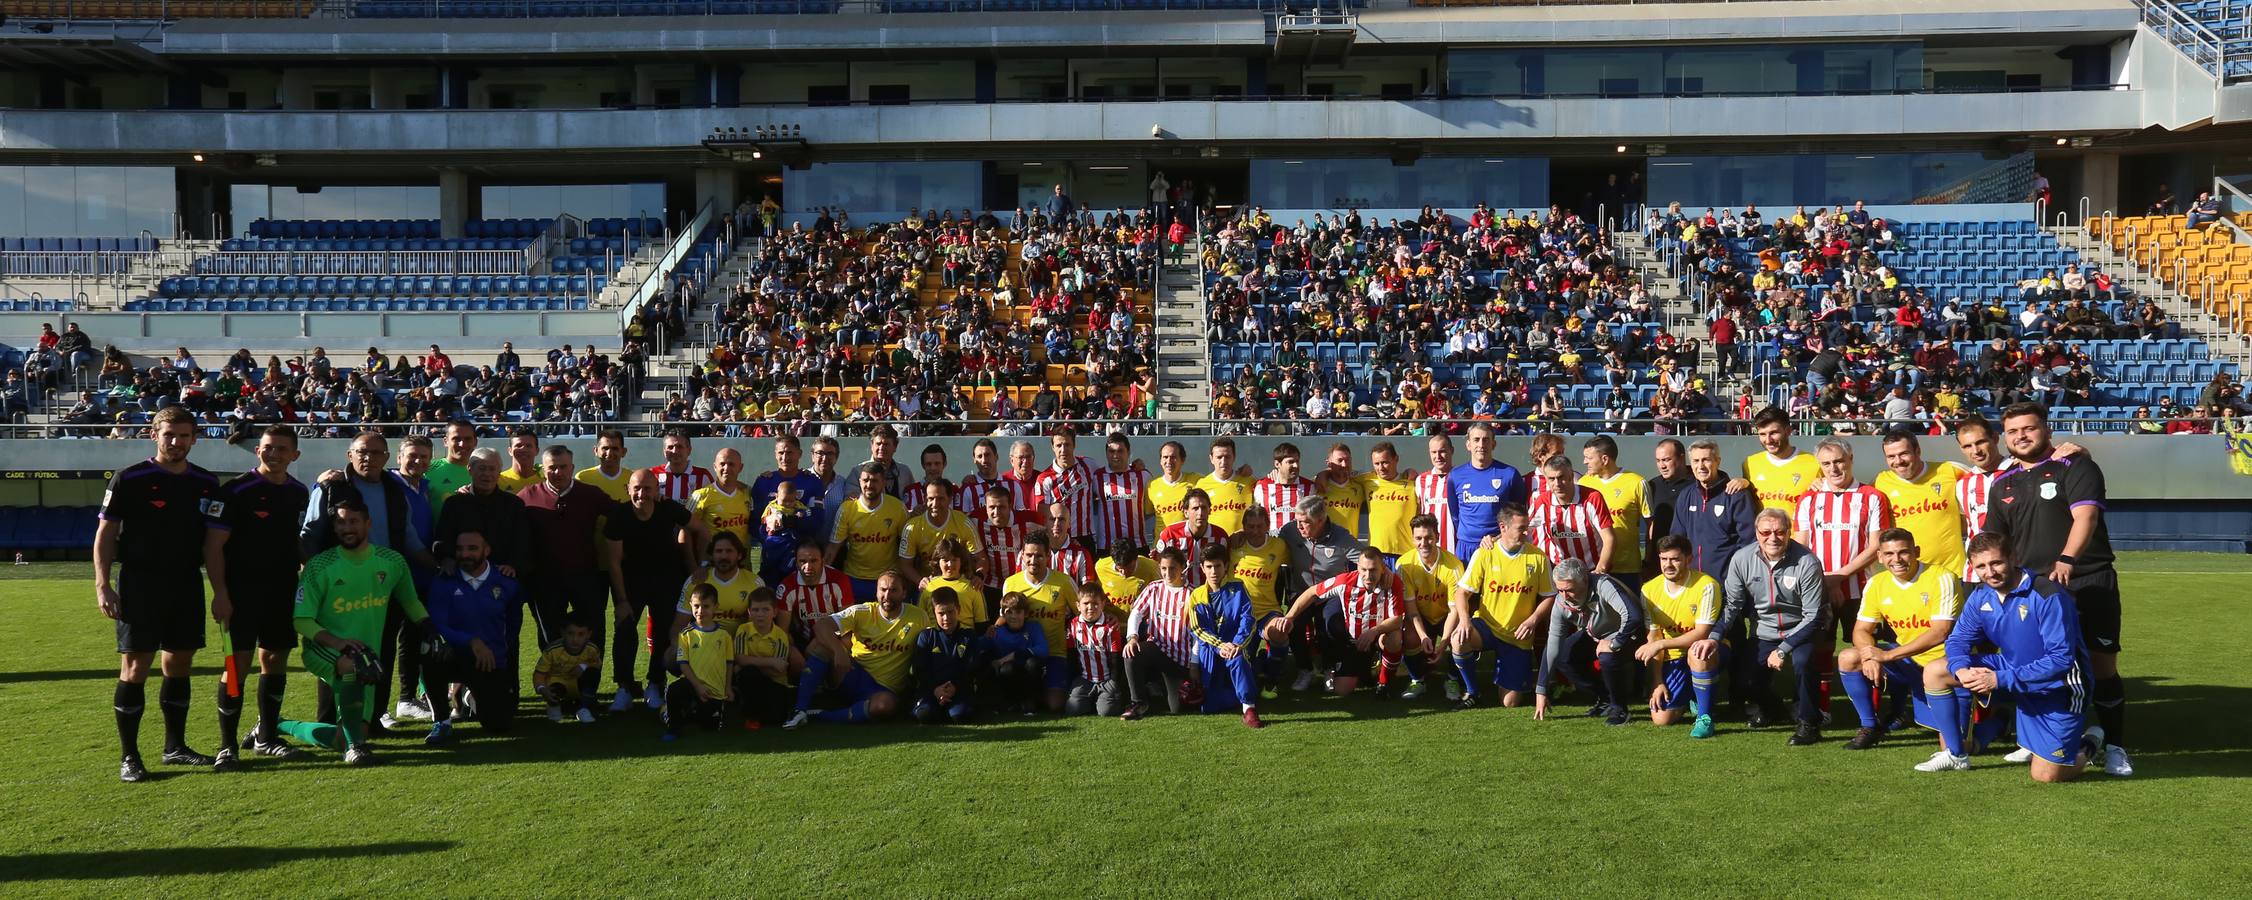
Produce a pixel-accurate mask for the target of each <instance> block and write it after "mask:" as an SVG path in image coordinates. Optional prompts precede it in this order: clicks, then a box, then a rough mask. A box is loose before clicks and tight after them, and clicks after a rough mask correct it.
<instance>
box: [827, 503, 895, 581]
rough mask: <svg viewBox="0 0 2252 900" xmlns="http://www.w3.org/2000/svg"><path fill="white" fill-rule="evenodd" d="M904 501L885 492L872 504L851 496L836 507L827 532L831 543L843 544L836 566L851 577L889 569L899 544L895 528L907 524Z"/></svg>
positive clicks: (874, 575) (867, 576)
mask: <svg viewBox="0 0 2252 900" xmlns="http://www.w3.org/2000/svg"><path fill="white" fill-rule="evenodd" d="M907 516H908V512H907V504H905V503H901V502H899V498H898V497H894V496H891V495H890V494H885V495H884V496H883V498H882V499H881V500H880V501H879V502H877V504H876V505H875V506H874V507H870V506H868V505H867V502H866V501H865V500H862V499H861V498H859V497H854V498H852V499H850V500H846V501H845V502H844V506H842V507H840V508H838V509H837V525H836V527H835V528H833V529H831V530H830V532H829V540H830V542H831V543H837V544H843V545H844V554H843V557H842V558H841V559H839V560H838V561H837V562H838V565H837V568H840V569H843V570H844V573H845V574H846V575H849V576H852V577H854V578H860V579H869V580H873V579H875V578H878V577H880V576H882V575H883V574H884V573H885V572H889V571H891V570H892V566H893V563H892V559H893V558H894V556H896V552H895V551H896V548H897V547H898V546H899V531H900V529H902V528H905V527H906V526H907Z"/></svg>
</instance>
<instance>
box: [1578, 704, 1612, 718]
mask: <svg viewBox="0 0 2252 900" xmlns="http://www.w3.org/2000/svg"><path fill="white" fill-rule="evenodd" d="M1610 714H1611V704H1608V703H1598V704H1595V705H1594V706H1590V707H1588V708H1587V712H1585V713H1582V715H1585V716H1586V717H1588V718H1590V719H1600V718H1603V717H1604V716H1608V715H1610Z"/></svg>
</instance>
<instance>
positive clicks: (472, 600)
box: [422, 563, 522, 658]
mask: <svg viewBox="0 0 2252 900" xmlns="http://www.w3.org/2000/svg"><path fill="white" fill-rule="evenodd" d="M518 590H519V588H518V587H517V584H516V579H513V578H510V577H508V576H506V575H502V574H501V573H500V572H499V571H498V570H497V569H494V568H493V566H492V564H491V563H487V564H486V566H485V580H484V581H483V582H481V583H479V584H478V585H477V586H476V587H474V588H473V587H470V586H469V580H468V579H465V578H463V577H461V574H460V573H458V572H457V573H455V574H452V575H439V576H438V577H437V578H436V579H434V580H432V582H431V585H430V594H429V596H427V597H425V598H423V604H422V605H423V606H424V607H426V608H428V609H429V611H430V622H431V624H433V625H435V626H437V628H438V633H439V634H442V635H445V636H446V641H447V642H448V643H451V644H453V645H454V647H455V649H456V650H457V651H459V652H463V653H466V652H468V651H469V642H470V641H472V640H481V641H484V642H485V647H486V648H487V649H489V650H491V651H493V654H494V655H495V656H500V657H503V658H509V655H510V654H509V651H510V647H511V644H510V642H509V640H508V638H509V635H510V634H512V633H513V632H511V631H510V630H509V627H508V617H509V615H510V613H512V612H514V611H515V610H516V608H517V606H518V604H520V603H522V601H521V600H520V599H518V596H517V592H518Z"/></svg>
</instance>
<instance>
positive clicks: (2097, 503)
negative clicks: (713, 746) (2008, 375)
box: [1986, 403, 2135, 777]
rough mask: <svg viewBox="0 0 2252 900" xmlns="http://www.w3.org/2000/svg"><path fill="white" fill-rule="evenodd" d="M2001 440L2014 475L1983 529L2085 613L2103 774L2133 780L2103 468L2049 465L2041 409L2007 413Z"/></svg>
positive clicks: (2073, 460)
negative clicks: (2011, 460) (2007, 539)
mask: <svg viewBox="0 0 2252 900" xmlns="http://www.w3.org/2000/svg"><path fill="white" fill-rule="evenodd" d="M2002 439H2003V442H2004V443H2005V444H2006V445H2007V446H2008V447H2009V450H2010V455H2011V456H2013V457H2016V459H2017V468H2014V469H2010V470H2007V471H2005V472H2003V473H2002V474H2001V475H1998V476H1996V477H1995V479H1994V485H1993V487H1991V488H1989V489H1988V494H1987V507H1986V508H1987V510H1988V514H1987V518H1986V530H1987V531H1991V532H1996V533H1999V534H2003V535H2007V536H2008V537H2010V539H2011V542H2012V544H2013V545H2015V546H2016V547H2017V551H2018V555H2019V556H2020V557H2022V558H2021V559H2019V560H2018V562H2019V563H2020V564H2022V565H2023V566H2024V567H2025V570H2026V571H2027V572H2030V573H2032V574H2034V575H2038V576H2041V577H2044V578H2047V579H2049V580H2050V581H2053V582H2056V583H2057V584H2061V585H2064V586H2065V588H2066V589H2068V590H2070V591H2071V592H2072V598H2073V600H2074V602H2075V604H2076V605H2077V606H2078V608H2079V612H2080V634H2081V637H2082V638H2083V639H2084V640H2085V641H2086V643H2087V646H2088V663H2089V668H2090V669H2091V670H2092V672H2091V674H2092V675H2093V676H2094V684H2093V685H2091V687H2092V688H2093V698H2094V700H2095V707H2096V719H2097V722H2098V724H2101V725H2102V726H2103V733H2104V738H2105V739H2106V740H2107V741H2109V742H2110V743H2109V745H2107V746H2105V747H2104V751H2103V770H2104V773H2105V774H2108V775H2114V776H2122V777H2123V776H2128V775H2133V774H2135V767H2134V764H2133V763H2132V762H2131V761H2129V760H2128V758H2127V751H2126V748H2125V747H2124V746H2123V745H2124V744H2125V743H2126V740H2125V735H2126V733H2127V729H2126V724H2125V722H2126V718H2127V717H2126V710H2125V703H2126V699H2127V687H2126V684H2125V683H2124V682H2122V681H2121V680H2120V678H2119V617H2120V616H2119V611H2120V603H2119V573H2118V572H2117V570H2115V569H2113V568H2112V562H2113V561H2114V560H2115V558H2116V557H2114V556H2113V554H2112V552H2111V531H2110V530H2109V529H2108V528H2106V527H2104V521H2103V517H2104V482H2103V469H2101V468H2099V467H2097V465H2096V462H2095V460H2093V459H2090V458H2089V457H2087V456H2086V455H2079V456H2073V457H2069V458H2065V459H2051V458H2050V455H2051V450H2050V441H2049V415H2048V412H2047V411H2046V410H2044V409H2042V408H2041V407H2040V406H2039V405H2037V404H2032V403H2019V404H2016V405H2013V406H2011V407H2010V408H2008V409H2005V410H2002Z"/></svg>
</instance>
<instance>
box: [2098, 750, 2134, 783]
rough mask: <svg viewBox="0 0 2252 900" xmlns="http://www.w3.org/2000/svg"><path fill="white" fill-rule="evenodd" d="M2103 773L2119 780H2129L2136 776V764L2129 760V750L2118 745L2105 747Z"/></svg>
mask: <svg viewBox="0 0 2252 900" xmlns="http://www.w3.org/2000/svg"><path fill="white" fill-rule="evenodd" d="M2103 773H2104V774H2105V775H2111V776H2116V777H2119V778H2128V777H2132V776H2133V775H2134V774H2135V763H2134V761H2133V760H2130V759H2128V758H2127V748H2125V747H2121V746H2119V745H2118V744H2106V745H2104V748H2103Z"/></svg>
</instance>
